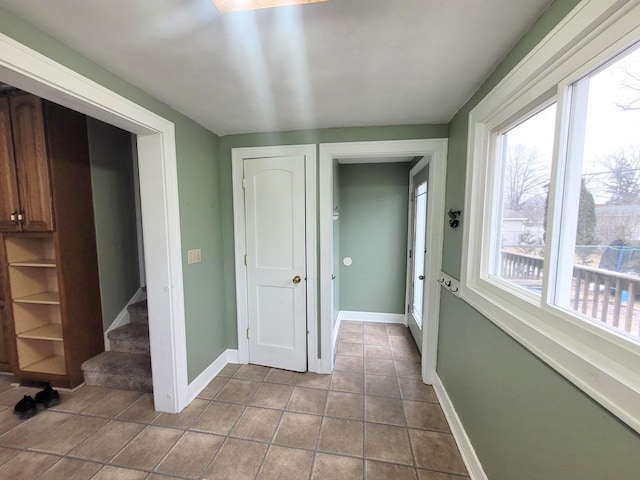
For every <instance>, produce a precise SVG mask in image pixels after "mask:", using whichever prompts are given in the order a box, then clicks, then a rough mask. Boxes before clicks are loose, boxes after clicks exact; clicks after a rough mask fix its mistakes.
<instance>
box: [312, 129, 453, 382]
mask: <svg viewBox="0 0 640 480" xmlns="http://www.w3.org/2000/svg"><path fill="white" fill-rule="evenodd" d="M447 146H448V139H446V138H436V139H425V140H391V141H380V142H349V143H323V144H320V187H319V188H320V212H319V214H320V307H321V317H322V320H321V324H322V339H321V345H322V352H321V353H322V360H321V362H320V364H321V365H320V371H321V372H322V373H330V372H331V371H332V370H333V354H334V352H333V348H334V345H333V331H332V330H333V305H332V301H331V291H332V279H331V275H332V273H333V198H332V190H333V188H332V187H333V163H334V162H333V161H334V159H346V158H349V159H362V162H361V163H367V162H370V161H371V159H372V158H376V157H378V158H384V157H394V156H414V157H418V156H420V157H425V159H426V160H424V161H425V163H424V165H426V164H427V163H429V190H428V193H427V195H428V199H427V212H428V213H427V232H428V233H427V244H428V245H431V248H430V249H429V250H430V254H429V255H428V257H429V258H428V260H427V262H426V264H425V267H426V268H425V276H427V275H428V277H427V278H429V279H431V280H430V281H429V282H425V296H424V301H425V304H427V305H428V308H427V310H426V312H425V315H424V317H425V318H424V322H423V345H422V379H423V381H424V382H425V383H429V384H431V383H433V382H434V381H435V378H436V360H437V353H438V321H439V314H440V285H439V284H438V283H437V278H438V275H439V274H440V270H441V268H442V246H443V235H444V217H445V213H444V208H445V183H446V172H447ZM406 314H407V309H406V304H405V324H406V322H407V320H406Z"/></svg>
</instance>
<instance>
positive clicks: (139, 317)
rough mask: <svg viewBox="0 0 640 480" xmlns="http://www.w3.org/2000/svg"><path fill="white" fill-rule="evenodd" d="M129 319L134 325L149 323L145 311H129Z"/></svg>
mask: <svg viewBox="0 0 640 480" xmlns="http://www.w3.org/2000/svg"><path fill="white" fill-rule="evenodd" d="M129 319H130V321H131V323H133V324H134V325H149V315H148V314H147V312H130V313H129Z"/></svg>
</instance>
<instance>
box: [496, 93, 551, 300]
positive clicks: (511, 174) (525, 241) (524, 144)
mask: <svg viewBox="0 0 640 480" xmlns="http://www.w3.org/2000/svg"><path fill="white" fill-rule="evenodd" d="M555 114H556V105H555V103H553V104H551V105H549V106H546V107H545V108H543V109H542V110H541V111H538V112H535V113H534V114H533V115H532V116H530V117H528V118H526V119H524V120H523V121H521V122H520V123H518V124H516V125H515V126H512V127H509V128H508V129H507V130H506V131H504V133H499V134H498V136H497V142H498V149H497V151H496V158H495V161H496V163H497V164H498V168H497V169H496V178H495V181H496V184H497V185H498V189H499V192H500V193H499V194H498V195H497V197H496V205H495V207H496V208H497V209H498V215H496V216H495V217H494V218H495V220H494V232H495V233H494V237H493V239H492V244H493V247H492V251H491V255H492V261H491V264H492V267H491V274H492V275H494V276H495V277H497V278H501V279H504V280H505V281H506V282H508V283H510V284H512V285H515V286H518V287H521V288H524V289H526V290H527V291H529V292H531V293H533V294H535V295H540V294H541V292H542V279H543V272H544V263H545V261H544V229H545V227H544V221H545V211H546V206H547V196H548V190H549V183H550V180H551V158H552V151H553V135H554V119H555Z"/></svg>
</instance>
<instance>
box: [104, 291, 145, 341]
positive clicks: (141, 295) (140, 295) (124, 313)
mask: <svg viewBox="0 0 640 480" xmlns="http://www.w3.org/2000/svg"><path fill="white" fill-rule="evenodd" d="M145 298H147V294H146V293H145V292H143V291H142V289H141V288H139V289H138V290H137V291H136V293H134V294H133V296H132V297H131V298H130V299H129V301H128V302H127V304H126V305H125V306H124V308H123V309H122V310H121V311H120V313H119V314H118V316H117V317H116V318H115V320H114V321H113V322H111V325H109V328H107V330H105V332H104V349H105V351H107V352H108V351H109V350H111V342H110V341H109V332H110V331H111V330H115V329H116V328H119V327H122V326H124V325H127V324H129V323H131V316H130V315H129V310H128V307H129V305H132V304H134V303H138V302H139V301H141V300H144V299H145Z"/></svg>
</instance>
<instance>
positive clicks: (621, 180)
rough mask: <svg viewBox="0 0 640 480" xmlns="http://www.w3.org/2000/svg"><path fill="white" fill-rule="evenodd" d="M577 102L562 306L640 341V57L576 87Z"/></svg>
mask: <svg viewBox="0 0 640 480" xmlns="http://www.w3.org/2000/svg"><path fill="white" fill-rule="evenodd" d="M572 98H573V100H572V117H571V128H570V142H569V144H570V149H569V160H568V161H569V165H570V168H569V174H568V183H567V185H569V182H570V183H571V185H573V186H572V187H569V186H568V187H567V189H572V190H573V193H571V192H569V195H565V206H564V207H563V211H564V212H566V213H567V217H568V218H569V219H571V218H575V219H576V220H577V221H576V220H574V221H573V223H572V222H571V221H570V220H569V221H568V222H567V223H566V224H567V225H571V232H567V233H566V234H567V235H569V234H570V238H563V240H562V242H561V243H565V244H566V243H573V245H574V248H573V250H572V251H573V255H571V250H569V251H568V255H566V257H565V258H569V259H571V257H573V258H572V260H573V268H569V269H565V271H566V272H567V273H566V278H565V280H564V281H563V282H562V283H563V284H564V287H563V286H559V295H558V296H557V299H558V302H559V304H560V306H562V307H565V308H568V309H571V310H574V311H576V312H578V313H579V314H580V315H582V316H584V317H586V318H590V319H592V320H595V321H597V322H601V323H602V324H604V325H606V326H608V327H612V328H615V329H618V330H621V331H623V332H626V333H627V334H631V335H633V336H635V337H638V336H640V329H639V320H640V297H639V296H638V295H639V294H640V50H638V49H636V50H635V51H633V52H632V53H630V54H628V55H625V56H622V57H621V58H619V59H617V61H615V62H613V63H611V64H609V65H608V66H607V67H606V68H603V69H601V70H600V71H598V72H596V73H594V74H592V75H590V76H589V77H587V78H585V79H583V80H581V81H579V82H577V83H576V84H575V85H574V86H573V87H572ZM572 166H575V167H576V168H571V167H572ZM572 172H573V173H572ZM578 172H579V173H578ZM564 223H565V222H564V221H563V224H564ZM561 258H562V257H561ZM569 275H571V277H572V278H571V279H570V280H569V278H568V277H569ZM569 289H570V291H569ZM563 290H564V291H563Z"/></svg>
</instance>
